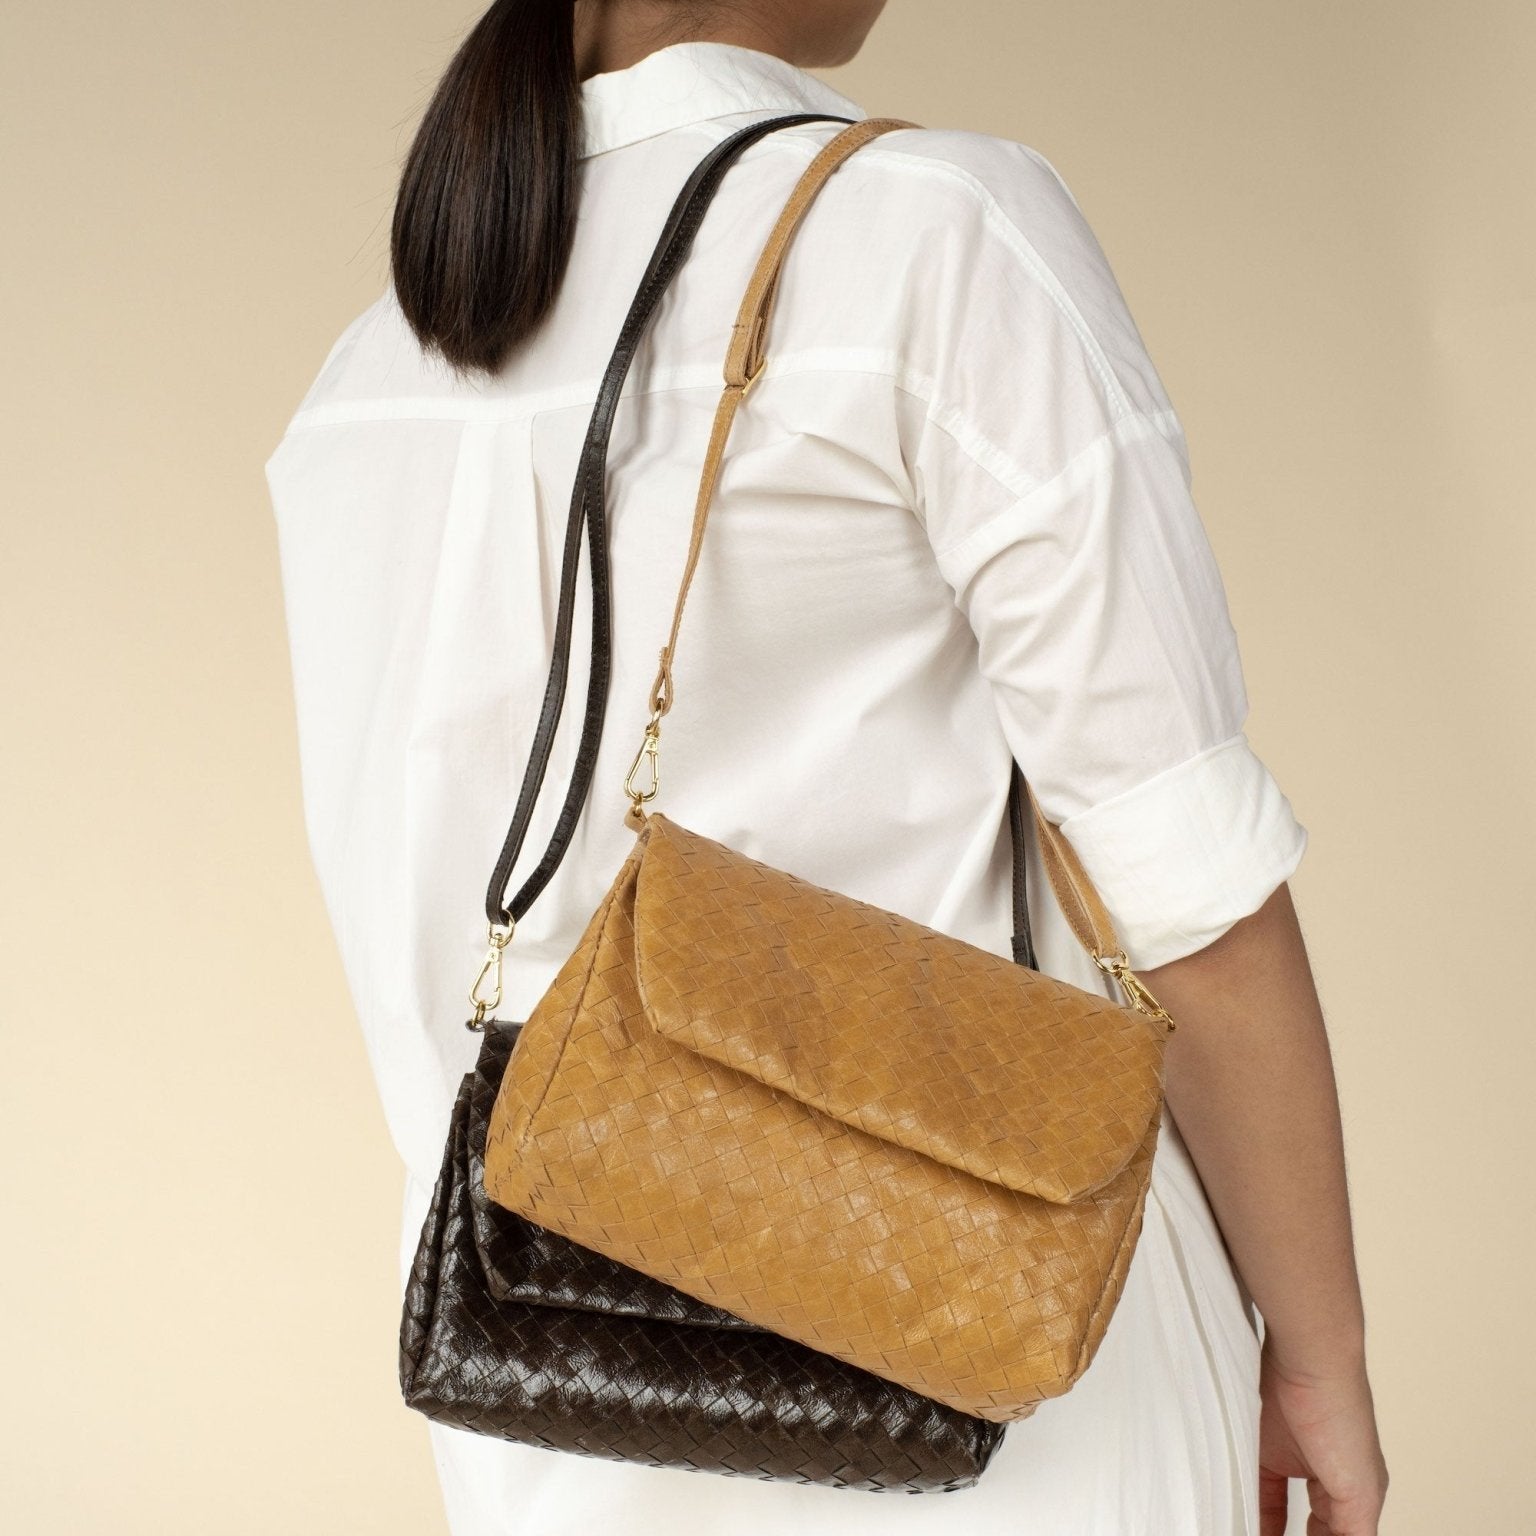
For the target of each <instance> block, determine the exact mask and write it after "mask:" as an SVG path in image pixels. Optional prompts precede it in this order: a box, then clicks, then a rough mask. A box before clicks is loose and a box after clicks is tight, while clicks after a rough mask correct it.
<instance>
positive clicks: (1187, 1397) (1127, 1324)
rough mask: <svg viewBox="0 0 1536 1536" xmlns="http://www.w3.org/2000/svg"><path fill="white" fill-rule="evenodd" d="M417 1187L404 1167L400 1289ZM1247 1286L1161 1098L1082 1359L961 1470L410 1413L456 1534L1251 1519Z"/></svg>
mask: <svg viewBox="0 0 1536 1536" xmlns="http://www.w3.org/2000/svg"><path fill="white" fill-rule="evenodd" d="M429 1199H430V1191H428V1190H424V1189H422V1188H421V1187H420V1186H419V1185H418V1184H417V1183H416V1182H415V1181H414V1180H408V1181H407V1188H406V1199H405V1209H404V1213H403V1218H404V1224H403V1229H402V1234H401V1270H402V1287H403V1280H404V1275H405V1273H406V1272H407V1270H408V1267H409V1264H410V1259H411V1256H412V1254H413V1253H414V1251H415V1247H416V1239H417V1237H418V1235H419V1233H420V1230H421V1223H422V1219H423V1217H424V1216H425V1214H426V1208H427V1204H428V1201H429ZM1259 1340H1260V1334H1259V1330H1258V1326H1257V1319H1256V1317H1255V1315H1254V1310H1253V1306H1252V1303H1251V1301H1250V1300H1249V1298H1248V1296H1247V1294H1246V1292H1245V1291H1244V1290H1243V1288H1242V1285H1241V1283H1240V1281H1239V1279H1238V1278H1237V1276H1236V1275H1235V1273H1234V1271H1233V1269H1232V1265H1231V1262H1230V1260H1229V1258H1228V1255H1227V1251H1226V1247H1225V1244H1224V1243H1223V1241H1222V1237H1221V1233H1220V1229H1219V1228H1218V1227H1217V1225H1216V1222H1215V1219H1214V1217H1213V1216H1212V1213H1211V1209H1210V1206H1209V1204H1208V1203H1207V1201H1206V1198H1205V1192H1204V1189H1203V1187H1202V1185H1201V1183H1200V1178H1199V1175H1198V1174H1197V1172H1196V1171H1195V1167H1194V1164H1193V1163H1192V1162H1191V1160H1190V1157H1189V1153H1188V1151H1187V1150H1186V1148H1185V1146H1184V1142H1183V1139H1182V1138H1181V1137H1180V1135H1179V1133H1178V1129H1177V1127H1176V1126H1175V1125H1174V1123H1173V1121H1172V1119H1171V1117H1170V1116H1169V1115H1168V1113H1167V1111H1166V1110H1165V1111H1164V1115H1163V1124H1162V1133H1161V1136H1160V1138H1159V1141H1158V1148H1157V1154H1156V1157H1155V1159H1154V1161H1153V1169H1152V1183H1151V1188H1150V1190H1149V1192H1148V1196H1147V1204H1146V1214H1145V1218H1144V1222H1143V1227H1142V1233H1141V1239H1140V1242H1139V1243H1138V1245H1137V1248H1136V1253H1135V1255H1134V1257H1133V1258H1132V1261H1131V1265H1130V1269H1129V1271H1128V1273H1127V1277H1126V1286H1125V1291H1124V1293H1123V1295H1122V1296H1121V1299H1120V1303H1119V1305H1118V1307H1117V1308H1116V1309H1115V1313H1114V1315H1113V1317H1112V1318H1111V1319H1110V1323H1109V1327H1108V1329H1107V1330H1106V1332H1105V1335H1104V1340H1103V1342H1102V1344H1101V1345H1100V1346H1099V1351H1098V1353H1097V1355H1095V1357H1094V1360H1093V1363H1092V1365H1090V1366H1089V1368H1088V1369H1087V1371H1085V1372H1084V1373H1083V1375H1082V1376H1081V1377H1080V1378H1079V1380H1078V1381H1077V1383H1076V1385H1075V1386H1073V1387H1072V1389H1071V1390H1070V1391H1069V1392H1068V1393H1067V1394H1066V1395H1065V1396H1064V1397H1059V1398H1055V1399H1052V1400H1051V1401H1049V1402H1046V1403H1042V1404H1041V1405H1040V1407H1039V1408H1038V1409H1036V1411H1035V1413H1034V1414H1033V1416H1032V1417H1030V1418H1028V1419H1025V1420H1023V1421H1022V1422H1020V1423H1017V1424H1011V1425H1009V1426H1008V1428H1007V1431H1006V1433H1005V1434H1004V1436H1003V1439H1002V1443H1001V1444H1000V1445H999V1446H998V1448H997V1450H996V1452H995V1453H994V1455H993V1458H992V1460H991V1462H990V1463H989V1464H988V1466H987V1469H986V1471H984V1472H983V1473H982V1475H981V1478H980V1480H979V1482H978V1483H977V1484H976V1485H975V1487H972V1488H966V1489H961V1490H958V1491H955V1492H950V1493H929V1494H902V1493H867V1492H862V1491H857V1490H852V1489H844V1488H822V1487H805V1486H801V1485H799V1484H795V1483H768V1482H759V1481H757V1480H755V1479H751V1478H743V1477H727V1476H724V1475H721V1474H718V1473H705V1472H690V1471H684V1470H680V1469H673V1468H658V1467H649V1466H640V1465H632V1464H629V1463H625V1462H617V1461H603V1460H599V1459H597V1458H595V1457H590V1456H577V1455H571V1454H566V1453H563V1452H557V1451H549V1450H545V1449H543V1448H541V1447H537V1446H525V1445H515V1444H512V1443H509V1442H507V1441H504V1440H496V1439H491V1438H489V1437H487V1436H482V1435H474V1434H470V1433H468V1432H467V1431H464V1430H457V1429H451V1428H448V1427H446V1426H443V1425H439V1424H431V1423H428V1422H427V1421H423V1426H424V1428H425V1429H426V1430H427V1432H428V1433H429V1434H430V1437H431V1443H432V1450H433V1454H434V1457H435V1460H436V1464H437V1472H438V1477H439V1480H440V1482H441V1485H442V1491H443V1500H444V1504H445V1507H446V1511H447V1516H448V1525H449V1529H450V1531H451V1532H452V1536H791V1533H792V1536H1258V1529H1259V1521H1258V1437H1259V1390H1258V1384H1259Z"/></svg>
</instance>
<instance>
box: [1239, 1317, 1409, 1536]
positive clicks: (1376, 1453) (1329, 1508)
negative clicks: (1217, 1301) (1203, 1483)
mask: <svg viewBox="0 0 1536 1536" xmlns="http://www.w3.org/2000/svg"><path fill="white" fill-rule="evenodd" d="M1259 1393H1260V1396H1261V1397H1262V1399H1263V1411H1262V1414H1261V1417H1260V1420H1259V1511H1260V1514H1259V1520H1260V1524H1259V1530H1260V1533H1261V1536H1284V1532H1285V1513H1286V1506H1287V1493H1288V1489H1287V1482H1286V1480H1287V1479H1288V1478H1292V1477H1304V1478H1305V1479H1306V1480H1307V1496H1308V1498H1309V1499H1310V1501H1311V1505H1312V1514H1311V1517H1310V1518H1309V1519H1308V1521H1307V1532H1306V1536H1377V1529H1378V1526H1379V1523H1380V1520H1381V1505H1382V1500H1383V1499H1385V1497H1386V1493H1387V1464H1386V1462H1385V1460H1384V1459H1383V1458H1382V1454H1381V1440H1380V1438H1379V1437H1378V1435H1377V1433H1376V1411H1375V1406H1374V1404H1373V1403H1372V1400H1371V1386H1370V1382H1369V1381H1368V1380H1367V1379H1366V1374H1365V1367H1364V1365H1360V1366H1358V1367H1356V1368H1353V1369H1346V1370H1344V1371H1341V1372H1340V1374H1339V1375H1337V1376H1329V1377H1311V1378H1301V1377H1298V1376H1295V1375H1288V1374H1287V1373H1286V1371H1285V1370H1284V1369H1283V1368H1282V1367H1281V1366H1280V1365H1279V1364H1278V1363H1277V1362H1276V1360H1275V1358H1274V1352H1273V1351H1272V1349H1271V1347H1270V1340H1268V1339H1266V1340H1265V1343H1264V1350H1263V1354H1262V1356H1261V1363H1260V1367H1259Z"/></svg>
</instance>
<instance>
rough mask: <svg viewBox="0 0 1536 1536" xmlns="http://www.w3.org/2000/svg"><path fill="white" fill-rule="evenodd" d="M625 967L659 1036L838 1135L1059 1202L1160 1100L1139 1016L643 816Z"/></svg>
mask: <svg viewBox="0 0 1536 1536" xmlns="http://www.w3.org/2000/svg"><path fill="white" fill-rule="evenodd" d="M642 835H643V836H644V837H645V839H646V846H645V848H644V850H643V853H642V858H641V862H640V869H639V875H638V883H637V889H636V895H635V963H636V973H637V977H638V981H639V987H640V993H641V996H642V998H643V1000H644V1004H645V1009H646V1014H647V1018H648V1020H649V1022H650V1024H651V1026H652V1027H653V1028H654V1029H655V1030H656V1031H657V1032H658V1033H660V1034H662V1035H664V1036H665V1037H666V1038H668V1039H669V1040H672V1041H675V1042H676V1043H677V1044H679V1045H682V1046H685V1047H687V1048H688V1049H689V1050H692V1051H696V1052H698V1053H699V1054H700V1055H703V1056H707V1057H709V1058H710V1059H712V1060H714V1061H717V1062H720V1063H721V1064H723V1065H725V1066H728V1067H731V1068H733V1069H734V1070H736V1071H738V1072H742V1073H745V1074H746V1075H748V1076H750V1077H753V1078H756V1079H757V1080H758V1081H759V1082H762V1083H765V1084H767V1085H768V1086H770V1087H772V1088H774V1089H776V1090H778V1091H779V1092H781V1093H784V1094H787V1095H789V1096H790V1097H792V1098H794V1099H797V1100H799V1101H800V1102H801V1103H803V1104H807V1105H810V1106H812V1107H814V1108H816V1109H818V1110H820V1111H822V1112H823V1113H825V1114H828V1115H830V1116H832V1117H833V1118H835V1119H837V1120H840V1121H842V1122H843V1123H844V1124H846V1125H850V1126H855V1127H857V1128H858V1129H859V1130H861V1131H865V1132H867V1133H868V1134H870V1135H872V1136H878V1137H880V1138H882V1139H883V1140H885V1141H889V1142H894V1143H895V1144H896V1145H898V1146H902V1147H906V1148H908V1149H909V1150H911V1151H913V1152H918V1153H922V1154H924V1155H926V1156H928V1157H931V1158H934V1159H936V1160H937V1161H939V1162H941V1163H945V1164H947V1165H949V1166H950V1167H952V1168H957V1169H962V1170H964V1171H965V1172H967V1173H970V1174H974V1175H975V1176H976V1177H977V1178H980V1179H986V1180H989V1181H990V1182H993V1183H996V1184H1000V1185H1004V1186H1006V1187H1007V1188H1009V1189H1012V1190H1017V1191H1019V1192H1020V1193H1023V1194H1028V1195H1033V1196H1036V1197H1038V1198H1040V1199H1044V1200H1051V1201H1055V1202H1059V1203H1064V1202H1070V1201H1073V1200H1078V1199H1081V1198H1083V1197H1084V1196H1086V1195H1089V1194H1091V1193H1092V1192H1093V1191H1094V1190H1096V1189H1098V1188H1099V1187H1100V1186H1101V1185H1103V1184H1105V1183H1107V1182H1108V1181H1109V1180H1110V1179H1112V1178H1113V1177H1114V1176H1115V1175H1116V1174H1117V1173H1118V1172H1119V1171H1120V1170H1121V1169H1122V1168H1123V1167H1124V1166H1125V1165H1126V1163H1127V1162H1128V1161H1129V1159H1130V1158H1131V1156H1132V1154H1133V1153H1134V1152H1135V1151H1136V1149H1137V1148H1138V1147H1139V1146H1140V1145H1141V1143H1142V1140H1143V1138H1144V1137H1145V1135H1146V1132H1147V1129H1148V1126H1149V1124H1150V1121H1151V1118H1152V1116H1153V1115H1154V1114H1156V1113H1157V1112H1158V1109H1159V1106H1160V1102H1161V1093H1162V1050H1163V1039H1164V1036H1163V1033H1162V1031H1161V1030H1159V1029H1157V1028H1156V1027H1155V1026H1153V1025H1152V1024H1151V1023H1150V1022H1149V1021H1148V1020H1147V1019H1146V1018H1144V1017H1143V1016H1142V1015H1141V1014H1139V1013H1136V1012H1135V1011H1133V1010H1132V1009H1130V1008H1125V1007H1122V1006H1120V1005H1119V1004H1118V1003H1114V1002H1111V1001H1110V1000H1109V999H1107V998H1104V997H1102V996H1099V995H1098V994H1096V993H1092V992H1087V991H1085V990H1083V989H1082V988H1079V987H1074V986H1072V985H1070V984H1069V983H1067V982H1063V981H1059V980H1057V979H1056V978H1054V977H1050V976H1044V975H1042V974H1040V973H1039V972H1037V971H1032V970H1030V969H1029V968H1027V967H1026V966H1022V965H1019V964H1018V963H1017V962H1015V961H1013V960H1010V959H1005V958H1004V957H1002V956H1001V955H995V954H993V953H991V951H989V950H984V949H981V948H979V947H977V946H976V945H973V944H969V943H967V942H965V941H964V940H962V939H957V938H954V937H951V936H949V935H945V934H941V933H937V932H935V931H934V930H932V929H930V928H926V927H924V926H923V925H922V924H920V923H916V922H913V921H912V920H910V919H908V918H905V917H902V916H900V915H898V914H896V913H894V912H887V911H885V910H884V909H882V908H880V907H875V906H871V905H868V904H866V903H864V902H860V901H856V900H854V899H853V898H852V897H850V896H846V895H843V894H841V893H839V892H836V891H828V890H825V889H823V888H822V887H820V886H815V885H812V884H810V883H809V882H808V881H805V880H801V879H799V878H797V877H795V876H793V875H789V874H786V873H785V872H783V871H782V870H777V869H773V868H771V867H769V866H768V865H766V864H760V863H758V862H757V861H755V860H753V859H749V858H747V857H746V856H745V855H744V854H741V853H738V852H737V851H736V850H735V849H732V848H728V847H726V846H725V845H724V844H722V843H718V842H715V841H713V840H712V839H710V838H706V837H703V836H701V835H700V834H698V833H695V832H690V831H688V830H687V829H686V828H684V827H681V826H679V825H678V824H677V823H676V822H671V821H668V820H667V818H666V817H664V816H662V815H661V814H660V813H658V812H652V813H651V814H650V815H649V816H648V817H647V819H646V830H645V832H644V833H643V834H642Z"/></svg>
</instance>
